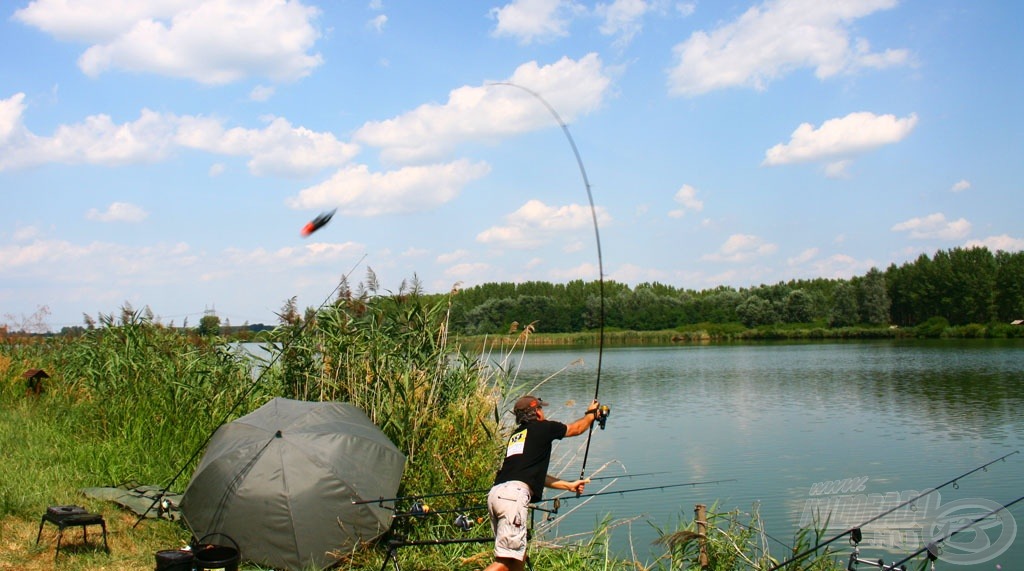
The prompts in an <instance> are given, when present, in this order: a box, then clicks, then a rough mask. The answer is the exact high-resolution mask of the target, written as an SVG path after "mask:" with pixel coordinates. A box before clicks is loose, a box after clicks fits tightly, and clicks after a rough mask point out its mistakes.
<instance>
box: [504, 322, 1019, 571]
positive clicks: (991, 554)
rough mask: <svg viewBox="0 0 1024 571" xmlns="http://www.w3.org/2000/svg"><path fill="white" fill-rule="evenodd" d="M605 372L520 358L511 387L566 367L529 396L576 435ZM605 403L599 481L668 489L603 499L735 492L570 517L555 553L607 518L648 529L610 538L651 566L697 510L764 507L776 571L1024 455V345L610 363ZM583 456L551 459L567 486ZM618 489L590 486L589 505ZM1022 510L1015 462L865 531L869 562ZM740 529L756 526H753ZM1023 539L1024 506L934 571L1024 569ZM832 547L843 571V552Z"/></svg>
mask: <svg viewBox="0 0 1024 571" xmlns="http://www.w3.org/2000/svg"><path fill="white" fill-rule="evenodd" d="M597 357H598V353H597V350H596V349H571V350H531V351H528V352H527V353H526V354H525V356H524V357H523V360H522V363H521V367H520V370H519V372H518V377H517V379H518V380H517V384H518V386H519V387H521V388H522V391H525V390H530V389H532V388H533V387H534V386H535V385H536V384H537V383H540V382H542V381H543V380H544V379H546V378H548V377H549V376H551V375H552V374H554V373H556V372H558V371H559V370H561V369H563V368H565V367H567V366H568V368H567V369H566V370H564V371H562V372H560V373H558V374H557V375H555V376H554V377H553V378H551V379H550V380H547V381H546V382H544V383H543V384H542V386H540V387H539V388H537V389H536V390H535V391H534V392H535V394H538V395H540V396H541V397H542V398H544V399H545V400H547V401H548V402H550V403H552V406H551V407H550V409H549V411H548V417H549V418H553V419H556V420H564V421H571V420H575V419H576V418H578V417H579V416H580V415H581V414H582V412H583V410H584V408H585V406H586V405H587V404H588V403H589V402H590V400H591V399H592V398H593V395H594V382H595V378H596V369H597ZM578 360H581V361H582V362H581V363H580V362H578ZM574 362H577V364H575V365H572V363H574ZM517 392H521V391H519V390H517ZM600 400H601V402H602V403H606V404H608V405H610V406H611V415H610V416H609V418H608V421H607V428H606V429H605V430H600V429H598V428H597V427H596V426H595V429H594V433H593V436H592V440H591V445H590V452H589V456H588V460H587V472H588V473H593V471H594V470H596V469H597V468H599V467H601V466H603V465H605V464H608V467H607V468H606V469H605V470H604V471H602V472H601V473H600V475H601V476H608V475H614V474H621V473H623V472H628V473H634V474H639V473H649V472H665V473H661V474H653V475H649V476H639V477H634V478H623V479H620V480H618V481H616V482H614V484H613V485H612V487H611V488H608V490H615V489H632V488H640V487H649V486H657V485H670V484H676V483H685V482H699V481H709V480H733V481H726V482H721V483H718V484H712V485H701V486H693V487H690V486H685V487H676V488H666V489H663V490H651V491H639V492H633V493H628V494H622V495H618V494H612V495H603V496H599V497H594V498H592V499H591V500H589V501H586V502H584V501H583V500H582V499H573V500H568V501H565V502H563V503H562V506H561V509H560V510H559V516H564V517H562V518H560V519H559V520H558V522H557V525H555V526H554V527H553V528H552V529H551V530H549V531H548V532H547V536H548V537H552V536H568V535H571V534H575V533H580V532H586V531H588V530H592V529H593V527H594V524H595V522H596V521H598V520H599V519H601V518H602V517H603V516H604V515H606V514H609V515H611V516H612V517H613V518H614V519H616V520H624V519H627V518H638V519H636V520H633V521H632V523H629V524H623V525H620V526H619V527H616V528H615V530H614V531H613V542H612V544H613V547H615V549H617V550H621V551H623V552H624V551H625V550H626V549H627V548H628V545H629V544H630V540H631V541H632V544H633V546H634V547H635V548H636V549H637V550H638V551H639V552H641V553H640V554H641V559H647V560H651V559H653V558H654V557H656V556H657V554H658V553H659V551H658V550H659V548H657V547H648V546H650V542H651V541H652V540H653V539H654V538H656V537H657V533H656V532H655V531H654V529H653V528H652V527H651V525H650V524H654V525H657V526H658V527H661V528H663V529H665V528H667V529H669V530H672V529H674V528H675V526H676V525H677V524H678V523H680V522H681V521H689V520H690V519H692V518H693V510H694V505H695V504H698V503H700V504H706V505H708V506H709V509H711V510H713V511H714V512H717V513H725V512H729V511H732V510H740V511H741V512H743V513H744V514H748V513H750V512H751V511H752V509H753V508H754V506H755V505H756V506H757V510H758V511H759V513H760V516H761V518H762V520H763V525H764V531H765V532H766V533H767V534H768V535H769V536H770V538H771V539H769V547H770V549H771V552H772V554H773V555H774V556H775V557H776V558H778V559H784V558H785V557H786V556H787V555H788V553H789V550H788V547H786V546H788V545H791V544H792V542H793V539H794V534H795V533H796V531H797V529H798V528H799V527H800V525H801V524H807V523H809V522H812V521H813V520H814V518H813V514H814V513H815V512H818V513H819V514H821V519H820V520H819V521H824V516H826V515H827V516H829V517H830V518H831V519H830V521H829V528H828V529H827V530H826V533H825V535H824V537H825V538H826V539H827V538H831V537H833V536H835V535H838V534H840V533H842V532H843V531H846V530H848V529H850V528H852V527H854V526H858V525H860V524H862V523H864V522H865V521H867V520H869V519H871V518H872V517H874V516H876V515H877V514H879V513H882V511H884V510H886V509H888V508H891V507H894V506H896V505H898V504H899V503H901V502H903V501H905V500H909V499H911V498H913V497H914V496H916V495H919V493H920V492H925V491H928V490H930V489H932V488H935V487H938V486H940V485H942V484H945V483H947V482H948V481H950V480H952V479H954V478H957V477H958V476H960V475H962V474H964V473H966V472H969V471H971V470H974V469H975V468H977V467H979V466H981V465H982V464H985V463H988V462H990V461H992V460H994V459H996V458H999V457H1001V456H1003V455H1006V454H1010V453H1013V452H1014V451H1017V450H1021V449H1022V447H1024V416H1022V414H1021V411H1022V410H1024V343H1021V342H1019V341H1017V342H1013V341H982V340H978V341H933V342H893V341H885V342H849V343H804V344H760V345H687V346H674V347H656V348H606V349H605V350H604V353H603V363H602V367H601V387H600ZM585 440H586V437H585V436H581V437H578V438H570V439H565V440H563V441H561V442H559V443H558V444H557V446H556V449H555V453H554V456H553V467H552V471H553V472H558V473H560V474H562V475H563V476H565V477H566V478H567V479H575V478H576V477H577V476H578V475H579V473H580V464H581V461H582V456H583V450H582V447H583V445H584V444H585ZM830 482H834V484H832V485H830V484H828V483H830ZM608 483H609V482H608V481H602V482H593V483H591V485H590V486H588V488H587V492H598V491H601V490H602V487H601V486H602V485H603V484H608ZM553 492H554V491H553V490H548V493H547V494H546V497H549V496H552V495H553ZM1021 496H1024V453H1017V454H1013V455H1011V456H1009V457H1007V458H1006V459H1005V460H1004V461H1000V462H997V463H995V464H993V465H991V466H989V467H988V468H987V469H985V470H978V471H977V472H975V473H973V474H970V475H967V476H964V477H963V478H961V479H959V481H958V482H957V483H956V485H953V484H950V485H947V486H945V487H943V488H941V489H940V490H938V491H936V492H933V493H931V494H928V495H926V496H924V497H922V498H920V499H919V500H917V501H915V502H913V503H912V504H910V505H908V506H906V507H904V508H902V509H900V510H897V511H895V512H893V514H891V515H890V516H888V517H885V518H881V519H879V520H878V521H876V522H874V523H872V524H871V525H867V526H865V527H864V528H863V531H864V540H863V541H862V543H861V544H860V549H861V557H863V558H870V559H874V560H877V559H878V558H879V557H882V558H884V559H885V560H886V561H887V562H890V563H891V562H893V561H898V560H901V559H903V558H904V557H905V556H906V555H909V554H911V553H913V552H914V551H917V550H918V549H921V548H922V547H924V545H925V544H926V543H927V541H928V540H929V539H931V538H935V537H941V536H942V535H943V534H944V533H948V532H949V531H953V530H956V529H957V528H958V527H960V526H962V525H964V524H966V523H967V522H969V521H970V520H972V519H975V518H978V517H980V516H983V515H985V513H986V512H988V511H990V510H993V509H995V508H997V507H999V505H1001V504H1006V503H1009V502H1012V501H1014V500H1016V499H1018V498H1020V497H1021ZM573 508H576V509H575V510H574V511H572V512H571V513H570V510H572V509H573ZM566 514H568V515H566ZM739 521H740V522H741V523H744V524H749V523H750V519H749V516H746V515H743V516H741V517H740V518H739ZM1018 521H1019V522H1021V523H1022V524H1024V501H1022V502H1021V503H1018V504H1016V505H1015V506H1012V507H1011V508H1010V509H1009V510H1004V511H1000V512H999V513H998V514H996V515H993V516H991V517H988V518H985V519H984V521H983V522H982V524H981V525H979V526H976V528H972V529H971V530H969V531H964V532H961V533H958V534H957V535H956V536H954V537H953V538H952V539H950V540H948V541H946V542H945V543H944V546H943V553H942V555H941V557H940V560H939V561H938V562H936V565H937V569H940V570H941V569H964V570H968V569H969V570H974V569H989V570H991V569H1000V568H1001V569H1003V570H1011V569H1012V570H1020V569H1024V529H1022V530H1020V532H1018V528H1017V522H1018ZM943 526H945V527H943ZM977 528H984V529H981V530H980V531H979V530H977ZM1018 535H1020V536H1021V537H1020V538H1019V539H1018V538H1017V536H1018ZM832 547H835V548H839V549H841V550H842V552H843V553H849V543H848V541H847V539H846V538H845V537H844V538H843V539H840V540H838V541H836V542H834V543H833V544H832ZM645 550H646V552H647V555H644V551H645ZM921 558H922V557H918V558H917V559H915V561H914V562H913V564H912V565H908V568H914V569H916V568H918V566H919V563H918V561H920V560H921ZM844 560H845V555H844ZM861 568H862V569H870V568H872V567H868V566H866V565H861Z"/></svg>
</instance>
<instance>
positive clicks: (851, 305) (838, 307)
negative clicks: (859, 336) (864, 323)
mask: <svg viewBox="0 0 1024 571" xmlns="http://www.w3.org/2000/svg"><path fill="white" fill-rule="evenodd" d="M857 317H858V311H857V290H856V289H855V288H854V287H853V286H852V285H850V284H848V283H842V284H839V285H838V286H836V289H835V291H834V292H833V293H832V316H831V318H830V319H829V325H831V326H832V327H847V326H850V325H854V324H856V323H857Z"/></svg>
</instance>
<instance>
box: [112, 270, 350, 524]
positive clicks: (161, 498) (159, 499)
mask: <svg viewBox="0 0 1024 571" xmlns="http://www.w3.org/2000/svg"><path fill="white" fill-rule="evenodd" d="M365 259H366V254H363V257H361V258H359V260H358V261H357V262H356V263H355V264H353V265H352V269H350V270H349V271H348V272H347V273H345V274H343V275H342V278H343V279H340V280H338V285H336V286H334V289H332V290H331V293H329V294H327V297H325V298H324V301H323V302H322V303H321V304H320V305H319V306H318V307H317V308H316V313H319V312H320V310H322V309H323V308H324V306H326V305H327V304H328V303H330V301H331V298H332V297H334V294H335V293H337V292H338V290H339V289H341V286H342V285H343V284H345V283H347V282H348V277H349V276H350V275H352V272H354V271H355V270H356V268H358V267H359V265H360V264H362V263H363V260H365ZM307 325H309V321H308V320H306V321H303V322H302V324H301V325H300V326H299V330H298V332H297V334H296V335H294V336H292V338H291V339H290V340H289V341H288V344H287V345H286V346H284V347H282V348H281V351H279V352H278V353H277V354H276V355H274V358H273V359H271V360H270V362H269V363H267V365H266V366H265V367H263V370H262V371H260V374H259V376H257V377H256V380H254V381H253V382H252V384H250V385H249V388H247V389H246V390H245V391H243V392H242V394H241V395H239V397H238V399H236V400H235V403H234V404H233V405H232V406H231V408H230V409H228V411H227V412H226V413H224V416H223V417H222V418H221V420H220V422H219V423H218V424H217V427H218V428H220V426H222V425H223V424H224V423H226V422H227V421H228V419H229V418H231V415H233V414H235V411H237V410H238V407H240V406H242V403H243V402H245V399H246V398H248V396H249V395H250V394H251V393H252V391H253V390H254V389H256V387H258V386H259V385H260V382H261V381H262V380H263V376H264V375H266V374H267V371H269V370H270V369H271V368H273V366H274V364H275V363H277V361H278V359H280V358H281V356H282V355H284V354H285V352H286V351H287V350H288V348H289V347H291V344H292V343H294V341H295V339H297V338H298V336H299V335H301V334H302V332H303V331H305V329H306V326H307ZM216 432H217V429H214V430H212V431H210V433H209V434H208V435H207V436H206V440H203V442H202V443H201V444H200V445H199V446H197V447H196V449H195V450H194V451H193V452H192V455H191V456H189V458H188V460H186V461H185V462H184V463H182V465H181V469H179V470H178V472H177V473H176V474H174V476H173V477H172V478H171V481H170V482H167V485H165V486H164V487H163V488H161V490H160V491H159V492H158V493H157V494H156V496H155V497H154V498H153V503H151V504H150V505H149V507H148V508H146V511H144V512H142V515H140V516H139V519H137V520H136V521H135V523H134V524H133V525H132V529H135V528H136V527H138V525H139V523H141V522H142V520H143V519H145V518H146V515H148V514H149V512H151V511H153V508H155V507H157V504H160V506H161V507H160V508H159V509H165V508H164V506H165V505H166V500H165V496H166V494H167V491H168V490H170V489H171V486H173V485H174V483H175V482H177V481H178V478H180V477H181V475H182V474H184V473H185V469H186V468H188V466H189V465H190V464H192V462H193V461H194V460H195V459H196V458H198V457H199V454H201V453H202V451H203V450H205V449H206V445H207V444H209V443H210V441H211V440H213V436H214V434H216Z"/></svg>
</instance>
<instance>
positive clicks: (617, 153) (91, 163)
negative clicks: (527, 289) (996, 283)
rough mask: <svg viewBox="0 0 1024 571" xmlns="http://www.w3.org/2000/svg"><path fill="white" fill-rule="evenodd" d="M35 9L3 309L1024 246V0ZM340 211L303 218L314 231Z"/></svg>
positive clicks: (684, 283)
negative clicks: (308, 232)
mask: <svg viewBox="0 0 1024 571" xmlns="http://www.w3.org/2000/svg"><path fill="white" fill-rule="evenodd" d="M440 6H441V5H440V4H437V3H432V2H389V1H387V0H373V1H368V0H361V1H359V2H351V1H345V0H339V1H335V2H322V1H321V2H313V1H307V0H302V1H298V0H79V1H77V2H67V1H65V0H34V1H31V2H28V1H25V0H21V1H17V2H5V3H4V4H3V10H4V11H5V13H4V17H3V19H2V20H0V50H2V52H0V54H2V56H0V197H2V200H3V207H2V208H0V323H8V324H13V325H17V324H19V323H24V322H25V321H26V320H27V318H28V317H30V316H32V315H34V314H37V312H39V310H40V308H46V310H47V311H45V312H43V313H42V315H44V316H45V323H46V325H47V326H48V327H49V328H51V329H54V330H57V329H60V328H61V327H63V326H69V325H80V324H82V322H83V318H82V315H83V314H89V315H91V316H96V315H97V314H98V313H118V312H119V309H120V307H121V306H122V305H123V304H125V303H126V302H127V303H130V304H131V305H132V306H134V307H135V308H136V309H141V308H143V307H146V306H148V307H149V308H150V309H151V310H152V311H153V313H154V314H155V315H156V316H157V317H158V318H159V319H160V320H161V321H162V322H163V323H166V324H170V323H173V324H175V325H181V324H182V323H184V322H185V321H186V320H188V322H189V323H190V324H192V325H194V324H198V321H199V318H200V317H201V316H202V315H203V312H204V311H206V310H211V309H212V310H215V311H216V312H217V314H218V315H219V316H220V317H221V319H222V320H227V321H229V322H230V323H231V324H233V325H240V324H242V323H245V322H249V323H258V322H263V323H276V317H275V312H276V311H278V310H279V309H280V308H281V306H282V305H283V304H284V302H285V301H286V300H287V299H288V298H290V297H292V296H297V297H298V303H299V305H300V307H307V306H318V305H319V304H320V303H322V302H323V301H324V299H325V298H326V296H328V295H329V294H330V292H331V291H332V290H333V289H334V287H335V285H336V284H337V282H338V279H339V278H340V277H341V276H342V275H343V274H346V273H348V272H350V271H352V270H353V269H354V271H353V273H352V276H351V278H350V282H351V283H353V284H355V283H357V282H359V281H361V280H362V279H363V278H364V277H365V275H366V270H367V268H372V269H373V271H374V272H375V273H376V274H377V277H378V279H379V281H380V283H381V286H382V287H383V288H384V289H386V290H391V291H395V290H397V289H398V288H399V287H400V285H401V283H402V280H404V279H410V278H412V276H413V275H414V274H415V275H417V276H418V277H419V279H420V280H421V282H422V283H423V284H424V286H425V287H426V289H427V290H428V291H431V292H446V291H449V290H451V289H452V288H453V287H454V286H456V285H461V286H463V287H468V286H473V285H477V284H480V283H485V282H494V281H514V282H520V281H527V280H543V281H550V282H565V281H569V280H572V279H587V280H591V279H596V278H597V277H598V257H597V247H596V240H595V235H594V227H593V222H592V215H591V211H590V207H589V203H588V200H587V193H586V187H585V185H584V183H583V179H582V177H581V174H580V171H579V168H578V167H577V164H576V160H575V157H574V155H573V152H572V148H571V147H570V145H569V143H568V140H567V139H566V137H565V136H564V133H563V132H562V130H561V128H560V127H559V124H558V123H557V121H556V120H555V119H554V117H553V116H552V115H551V114H550V113H549V111H548V110H547V108H546V107H545V106H544V105H543V104H542V103H541V102H540V101H538V100H537V99H536V98H534V97H532V96H531V95H530V94H529V93H527V92H526V91H525V90H522V89H517V88H515V87H510V86H508V85H500V84H501V83H514V84H515V85H518V86H521V87H524V88H527V89H529V90H532V91H534V92H536V93H538V94H539V95H540V96H542V97H543V99H544V100H545V101H547V102H548V103H549V104H550V105H551V106H552V107H553V108H554V109H555V110H556V111H557V113H558V114H559V116H560V117H561V118H562V119H563V120H564V121H565V123H566V124H567V125H568V127H569V131H570V132H571V135H572V137H573V139H574V140H575V142H576V145H577V147H578V149H579V152H580V155H581V157H582V162H583V164H584V166H585V169H586V173H587V175H588V178H589V181H590V185H591V191H592V194H593V197H594V202H595V204H596V207H597V211H596V215H597V218H598V221H599V228H600V235H601V246H602V250H603V263H604V272H605V277H606V278H607V279H612V280H616V281H619V282H625V283H628V284H630V285H635V284H637V283H642V282H653V281H657V282H661V283H665V284H671V285H673V286H677V287H683V288H692V289H706V288H711V287H715V286H718V285H731V286H735V287H746V286H756V285H759V284H769V283H776V282H778V281H786V280H790V279H801V278H814V277H827V278H848V277H851V276H854V275H861V274H863V273H864V272H866V271H867V270H868V269H870V268H871V267H878V268H882V269H884V268H885V267H886V266H888V265H889V264H891V263H896V264H900V263H903V262H905V261H908V260H913V259H914V258H916V257H917V256H919V255H920V254H922V253H924V254H928V255H931V254H933V253H934V252H935V251H937V250H940V249H948V248H953V247H958V246H969V245H976V244H982V245H986V246H988V247H989V248H990V249H992V250H999V249H1001V250H1007V251H1020V250H1022V249H1024V229H1022V228H1024V225H1022V223H1021V214H1022V213H1024V198H1022V196H1024V195H1022V192H1021V191H1022V190H1024V189H1022V186H1024V182H1022V180H1024V176H1022V174H1024V172H1022V171H1024V161H1022V156H1024V120H1022V116H1024V114H1022V112H1021V103H1020V102H1021V101H1024V79H1022V76H1024V73H1022V71H1024V39H1022V38H1024V35H1022V34H1021V33H1020V23H1021V22H1022V21H1024V4H1022V3H1019V2H1007V1H995V0H977V1H967V0H916V1H915V0H903V1H898V0H833V1H828V2H824V1H820V0H768V1H764V2H752V1H737V2H725V1H718V2H710V1H707V0H705V1H667V0H608V1H605V2H584V1H566V0H514V1H511V2H507V1H500V0H499V1H497V2H493V3H487V2H480V1H479V0H474V1H461V2H445V3H444V4H443V6H444V7H443V8H441V7H440ZM331 208H337V209H338V211H337V214H336V215H335V217H334V219H333V220H332V221H331V223H330V224H329V225H328V226H326V227H325V228H323V229H322V230H320V231H319V232H317V233H315V234H313V235H312V236H310V237H308V238H303V237H301V236H300V234H299V231H300V229H301V228H302V226H303V225H304V224H305V223H306V222H307V221H308V220H310V219H311V218H313V217H314V216H315V215H316V214H318V213H319V212H320V211H322V210H328V209H331Z"/></svg>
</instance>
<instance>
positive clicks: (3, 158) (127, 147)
mask: <svg viewBox="0 0 1024 571" xmlns="http://www.w3.org/2000/svg"><path fill="white" fill-rule="evenodd" d="M19 96H20V94H19V95H16V96H14V97H13V98H12V99H8V100H6V101H3V102H0V133H3V132H6V133H7V136H6V137H0V171H3V170H14V169H19V168H27V167H33V166H37V165H40V164H46V163H65V164H81V163H87V164H98V165H106V166H116V165H125V164H137V163H147V162H154V161H157V160H160V159H163V158H164V157H166V156H167V155H168V154H169V153H170V151H171V149H172V148H173V146H174V145H173V143H172V139H173V135H174V129H175V126H174V119H173V117H172V116H169V115H164V114H161V113H156V112H154V111H150V110H148V109H143V110H142V112H141V113H140V114H139V118H138V119H137V120H135V121H131V122H128V123H122V124H115V123H114V122H113V120H111V118H110V116H108V115H92V116H90V117H87V118H86V119H85V121H83V122H81V123H78V124H74V125H61V126H59V127H57V130H56V131H55V132H54V134H53V136H52V137H41V136H37V135H35V134H33V133H32V132H30V131H29V130H28V129H27V128H25V126H24V124H23V123H22V118H21V115H20V112H21V111H22V110H23V109H24V107H20V108H18V104H19V103H20V97H19ZM12 101H13V103H14V104H13V105H12V103H11V102H12ZM12 107H14V108H16V112H14V113H12V112H10V110H11V108H12ZM5 108H6V109H7V111H8V112H7V113H4V112H3V110H4V109H5ZM4 115H6V117H4Z"/></svg>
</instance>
